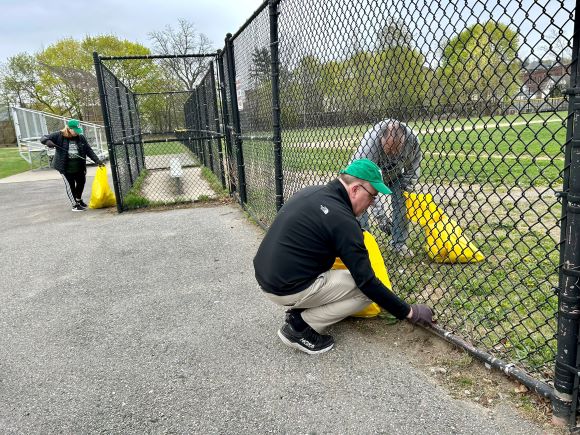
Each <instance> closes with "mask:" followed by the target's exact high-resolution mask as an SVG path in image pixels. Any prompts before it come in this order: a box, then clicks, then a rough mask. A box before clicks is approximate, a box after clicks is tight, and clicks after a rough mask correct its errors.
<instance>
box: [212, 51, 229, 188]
mask: <svg viewBox="0 0 580 435" xmlns="http://www.w3.org/2000/svg"><path fill="white" fill-rule="evenodd" d="M209 73H210V75H211V80H210V83H211V98H212V100H213V117H214V119H215V131H217V132H218V133H219V132H220V118H219V112H218V104H217V102H218V99H217V92H216V87H215V70H214V66H213V61H212V62H210V64H209ZM217 149H218V168H219V171H220V176H221V182H222V187H223V188H225V187H226V178H225V175H224V155H223V151H222V138H221V137H220V136H219V135H218V137H217Z"/></svg>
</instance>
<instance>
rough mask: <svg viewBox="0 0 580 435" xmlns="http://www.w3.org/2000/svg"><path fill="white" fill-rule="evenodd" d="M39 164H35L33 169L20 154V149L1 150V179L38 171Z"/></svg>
mask: <svg viewBox="0 0 580 435" xmlns="http://www.w3.org/2000/svg"><path fill="white" fill-rule="evenodd" d="M38 167H39V164H38V162H34V164H33V167H32V168H31V167H30V164H29V163H28V162H27V161H26V160H24V159H23V158H22V157H21V156H20V154H19V153H18V148H12V147H11V148H0V178H6V177H9V176H11V175H16V174H19V173H21V172H26V171H30V169H37V168H38Z"/></svg>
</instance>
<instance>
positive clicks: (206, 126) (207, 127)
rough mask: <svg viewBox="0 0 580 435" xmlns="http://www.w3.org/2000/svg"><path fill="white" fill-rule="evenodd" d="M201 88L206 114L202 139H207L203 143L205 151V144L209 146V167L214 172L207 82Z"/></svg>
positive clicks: (203, 81) (202, 83)
mask: <svg viewBox="0 0 580 435" xmlns="http://www.w3.org/2000/svg"><path fill="white" fill-rule="evenodd" d="M200 86H201V89H202V93H201V97H202V100H203V113H204V114H205V116H204V124H203V125H202V127H203V129H204V130H205V131H204V133H203V136H202V137H204V138H206V139H205V140H204V141H203V143H204V149H205V144H207V167H208V168H209V169H210V170H213V150H212V149H211V138H210V137H209V107H208V102H207V89H206V86H207V83H205V80H202V82H201V84H200Z"/></svg>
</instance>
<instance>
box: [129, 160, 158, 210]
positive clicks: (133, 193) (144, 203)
mask: <svg viewBox="0 0 580 435" xmlns="http://www.w3.org/2000/svg"><path fill="white" fill-rule="evenodd" d="M148 174H149V171H147V170H146V169H144V170H142V171H141V173H140V174H139V176H138V177H137V179H136V180H135V182H134V183H133V187H131V189H130V190H129V192H127V194H126V195H125V197H124V198H123V209H125V210H133V209H137V208H142V207H149V206H150V205H151V201H150V200H148V199H147V198H145V197H144V196H143V195H142V194H141V186H142V185H143V182H144V181H145V179H146V178H147V175H148Z"/></svg>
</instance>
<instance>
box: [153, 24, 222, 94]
mask: <svg viewBox="0 0 580 435" xmlns="http://www.w3.org/2000/svg"><path fill="white" fill-rule="evenodd" d="M177 22H178V28H177V29H175V30H174V29H173V28H172V27H171V26H170V25H167V26H165V28H164V29H163V30H160V31H155V32H150V33H149V40H150V41H151V42H152V43H153V48H154V51H155V53H156V54H160V55H174V54H178V55H186V54H210V53H211V52H212V50H211V41H210V40H209V39H208V37H207V36H206V35H205V34H203V33H197V31H196V30H195V26H194V24H193V23H190V22H189V21H187V20H185V19H183V18H180V19H178V21H177ZM161 63H162V65H163V66H164V67H165V68H166V73H167V75H168V78H171V77H173V78H175V79H176V80H177V81H179V82H180V83H182V84H183V85H184V86H185V88H184V89H185V90H192V89H193V88H194V87H195V84H196V81H197V79H198V78H199V76H200V75H201V74H203V73H204V72H205V70H206V67H207V59H204V58H203V57H187V58H168V59H163V60H162V61H161Z"/></svg>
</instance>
